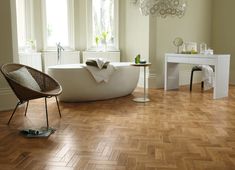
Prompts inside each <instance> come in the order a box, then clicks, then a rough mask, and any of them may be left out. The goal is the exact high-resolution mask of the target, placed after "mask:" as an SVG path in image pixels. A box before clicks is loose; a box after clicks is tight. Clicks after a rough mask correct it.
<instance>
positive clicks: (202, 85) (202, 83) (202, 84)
mask: <svg viewBox="0 0 235 170" xmlns="http://www.w3.org/2000/svg"><path fill="white" fill-rule="evenodd" d="M201 88H202V90H203V88H204V81H202V82H201Z"/></svg>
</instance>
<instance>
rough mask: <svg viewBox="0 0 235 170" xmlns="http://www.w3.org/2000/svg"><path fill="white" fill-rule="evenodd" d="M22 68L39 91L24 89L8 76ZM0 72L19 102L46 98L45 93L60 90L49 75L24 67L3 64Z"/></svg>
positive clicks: (58, 85)
mask: <svg viewBox="0 0 235 170" xmlns="http://www.w3.org/2000/svg"><path fill="white" fill-rule="evenodd" d="M22 67H25V68H26V69H27V70H28V72H29V73H30V74H31V75H32V77H33V78H34V79H35V81H36V82H37V84H38V85H39V87H40V89H41V91H36V90H34V89H30V88H28V87H25V86H23V85H22V84H20V83H19V82H17V81H16V80H14V79H13V78H12V77H11V76H10V75H9V73H10V72H13V71H16V70H19V69H20V68H22ZM1 72H2V74H3V75H4V77H5V79H6V80H7V82H8V84H9V85H10V87H11V88H12V90H13V91H14V93H15V94H16V96H17V97H18V99H19V100H20V101H27V100H31V99H36V98H40V97H44V96H45V97H46V96H47V94H46V93H45V92H46V91H50V90H54V89H56V88H61V86H60V84H59V83H58V82H57V81H56V80H55V79H53V78H52V77H50V76H49V75H47V74H45V73H43V72H41V71H39V70H36V69H34V68H32V67H29V66H26V65H22V64H15V63H8V64H4V65H2V67H1ZM60 93H61V91H60Z"/></svg>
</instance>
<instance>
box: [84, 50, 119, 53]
mask: <svg viewBox="0 0 235 170" xmlns="http://www.w3.org/2000/svg"><path fill="white" fill-rule="evenodd" d="M84 52H92V53H96V52H97V53H109V52H120V50H107V51H102V50H100V51H99V50H86V51H84Z"/></svg>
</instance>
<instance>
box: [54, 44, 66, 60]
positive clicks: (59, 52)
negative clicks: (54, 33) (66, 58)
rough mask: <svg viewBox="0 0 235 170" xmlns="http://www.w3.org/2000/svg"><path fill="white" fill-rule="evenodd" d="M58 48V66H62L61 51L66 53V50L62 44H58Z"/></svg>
mask: <svg viewBox="0 0 235 170" xmlns="http://www.w3.org/2000/svg"><path fill="white" fill-rule="evenodd" d="M56 47H57V64H61V50H63V51H64V48H63V47H62V46H61V45H60V42H59V43H56Z"/></svg>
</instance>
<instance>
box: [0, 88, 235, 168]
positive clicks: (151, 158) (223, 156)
mask: <svg viewBox="0 0 235 170" xmlns="http://www.w3.org/2000/svg"><path fill="white" fill-rule="evenodd" d="M193 88H194V89H193V92H192V93H190V92H189V87H182V88H181V89H180V90H179V91H167V92H164V91H163V90H162V89H158V90H156V89H151V90H149V96H150V99H151V102H149V103H146V104H141V103H135V102H133V101H132V98H133V97H135V96H141V95H142V90H143V89H137V90H136V91H135V92H134V93H133V95H130V96H126V97H123V98H118V99H113V100H107V101H99V102H89V103H61V110H62V118H61V119H60V118H59V115H58V112H57V108H56V103H55V101H54V99H50V100H49V122H50V125H51V127H54V128H56V129H57V131H56V132H55V133H54V134H52V135H51V136H50V137H49V138H47V139H29V138H24V137H23V136H21V135H20V134H19V131H20V130H21V129H24V128H38V127H42V126H45V125H46V119H45V112H44V104H43V100H36V101H32V102H31V103H30V104H29V110H28V115H27V117H25V116H24V113H23V112H24V107H21V108H20V109H19V110H18V111H17V113H16V115H15V116H14V117H13V119H12V122H11V124H10V126H7V125H6V122H7V121H8V118H9V116H10V114H11V112H10V111H8V112H0V169H2V170H8V169H18V170H21V169H28V170H36V169H40V170H41V169H51V170H57V169H59V170H69V169H87V170H93V169H97V170H104V169H105V170H106V169H107V170H114V169H117V170H119V169H120V170H124V169H138V170H145V169H146V170H154V169H155V170H185V169H188V170H204V169H208V170H224V169H226V170H232V169H235V86H231V87H230V95H229V97H228V98H225V99H221V100H212V92H211V91H210V92H204V93H202V92H201V91H200V85H194V87H193Z"/></svg>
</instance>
